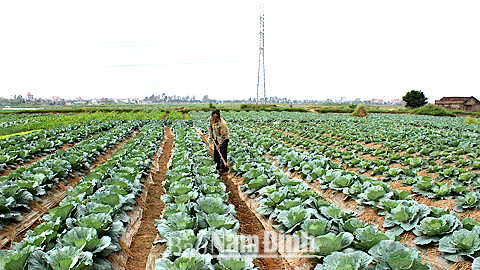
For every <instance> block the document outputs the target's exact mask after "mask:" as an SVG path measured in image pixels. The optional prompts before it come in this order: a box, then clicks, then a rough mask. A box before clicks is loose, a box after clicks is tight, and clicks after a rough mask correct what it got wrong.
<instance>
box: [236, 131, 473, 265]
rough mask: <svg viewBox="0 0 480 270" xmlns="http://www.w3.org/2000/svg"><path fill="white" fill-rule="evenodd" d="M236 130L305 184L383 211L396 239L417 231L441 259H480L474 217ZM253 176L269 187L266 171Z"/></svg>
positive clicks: (419, 240) (418, 241)
mask: <svg viewBox="0 0 480 270" xmlns="http://www.w3.org/2000/svg"><path fill="white" fill-rule="evenodd" d="M232 127H233V128H234V130H236V134H238V135H239V136H241V137H243V138H245V141H247V142H251V144H252V146H253V147H255V148H257V149H260V150H261V151H262V153H263V154H266V153H269V154H270V155H271V158H272V159H274V160H275V162H276V163H277V164H278V166H279V167H280V168H282V169H284V168H287V167H288V168H289V170H290V171H292V172H294V171H298V172H299V173H301V175H302V177H303V178H304V179H305V180H306V181H309V182H312V181H315V182H318V183H319V184H321V185H320V188H322V189H333V190H336V191H338V192H342V193H344V194H345V195H346V196H347V197H350V198H352V199H353V200H355V201H356V202H357V203H358V204H359V205H363V206H370V207H374V208H375V209H379V211H378V214H379V215H384V216H385V221H384V223H383V227H384V228H386V229H388V230H387V232H389V233H392V234H394V235H401V234H402V233H404V232H413V233H414V234H415V235H416V237H415V239H414V240H413V242H414V243H415V244H417V245H433V246H438V250H439V251H441V252H442V256H443V257H444V258H446V259H448V260H451V261H454V262H459V261H463V260H468V259H473V258H475V257H478V256H479V255H480V223H479V222H478V221H476V220H474V219H473V218H469V217H467V218H464V219H463V220H461V221H460V219H459V218H458V217H457V216H456V215H453V214H450V211H449V210H448V209H441V208H436V207H429V206H427V205H424V204H419V203H417V202H415V201H413V200H412V199H411V198H410V195H409V193H408V192H406V191H399V190H393V189H390V188H389V187H388V186H387V184H385V183H384V182H382V181H379V180H376V179H373V178H370V177H366V176H364V175H361V174H356V173H355V172H352V171H344V170H342V169H340V167H339V166H338V164H336V163H335V162H333V161H332V160H330V159H328V158H326V157H324V156H322V155H319V154H311V153H308V152H305V151H302V150H298V149H295V148H293V147H291V146H288V145H286V144H285V143H282V142H280V141H277V140H274V139H272V138H270V137H267V136H259V134H258V133H254V132H252V131H251V130H249V129H246V128H242V127H238V128H237V127H236V126H232ZM236 166H237V165H236ZM247 166H250V165H247ZM234 169H236V167H234ZM249 174H250V175H252V174H253V179H254V181H256V182H260V183H262V185H268V178H267V177H265V176H262V175H263V173H262V172H261V171H259V172H256V171H255V170H254V169H252V168H249Z"/></svg>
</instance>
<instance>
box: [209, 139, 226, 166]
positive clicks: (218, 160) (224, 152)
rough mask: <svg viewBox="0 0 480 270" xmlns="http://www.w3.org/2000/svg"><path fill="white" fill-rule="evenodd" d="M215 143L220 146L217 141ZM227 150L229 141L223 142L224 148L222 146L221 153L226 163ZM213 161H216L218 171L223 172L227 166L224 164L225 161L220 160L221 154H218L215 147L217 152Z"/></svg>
mask: <svg viewBox="0 0 480 270" xmlns="http://www.w3.org/2000/svg"><path fill="white" fill-rule="evenodd" d="M215 143H216V144H217V145H218V142H217V140H215ZM227 148H228V139H227V140H225V141H224V142H223V144H222V146H220V153H221V154H222V157H223V159H224V160H225V162H227ZM213 160H214V161H215V163H217V170H218V169H220V170H223V169H224V168H225V165H224V164H223V161H222V159H221V158H220V154H219V153H218V151H217V148H216V147H215V152H214V153H213Z"/></svg>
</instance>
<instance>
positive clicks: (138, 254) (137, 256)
mask: <svg viewBox="0 0 480 270" xmlns="http://www.w3.org/2000/svg"><path fill="white" fill-rule="evenodd" d="M165 135H166V136H167V140H166V142H165V145H164V147H163V152H162V155H161V156H160V159H159V160H158V163H159V171H156V172H153V173H152V179H153V184H149V183H146V184H145V189H146V190H147V192H148V197H147V202H146V204H144V205H141V206H142V209H143V215H142V224H141V225H140V229H139V230H138V232H137V234H136V235H135V237H134V238H133V242H132V244H131V246H130V250H131V251H132V256H130V257H129V258H128V261H127V265H126V269H128V270H140V269H141V270H145V268H146V264H147V259H148V255H149V254H150V250H151V248H152V243H153V242H154V240H155V237H156V236H157V230H156V229H155V226H154V224H153V223H154V221H155V219H159V218H160V215H161V214H162V212H163V210H164V209H165V205H164V203H163V202H162V200H161V199H160V196H161V195H162V194H164V193H165V190H164V189H163V186H162V184H161V183H162V181H163V180H165V179H166V172H167V171H168V161H169V160H170V158H171V156H172V153H173V139H174V134H173V133H172V132H171V128H170V127H166V128H165Z"/></svg>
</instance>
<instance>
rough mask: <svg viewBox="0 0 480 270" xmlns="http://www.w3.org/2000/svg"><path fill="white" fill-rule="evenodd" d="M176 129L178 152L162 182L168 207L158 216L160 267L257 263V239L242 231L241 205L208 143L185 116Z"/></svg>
mask: <svg viewBox="0 0 480 270" xmlns="http://www.w3.org/2000/svg"><path fill="white" fill-rule="evenodd" d="M173 130H174V132H175V143H174V147H175V148H174V153H173V156H172V158H171V160H170V162H169V171H168V172H167V179H166V180H165V181H164V182H163V183H162V185H163V187H164V189H165V192H166V193H165V194H163V195H162V196H161V199H162V201H163V202H164V203H165V206H166V209H165V210H164V212H163V214H162V216H161V219H159V220H156V221H155V227H156V228H157V231H158V235H159V236H160V238H161V242H162V243H166V249H165V251H164V252H163V255H162V258H160V259H157V260H156V266H155V269H156V270H166V269H175V270H180V269H185V270H186V269H188V270H197V269H212V270H213V269H221V270H222V269H224V270H226V269H232V270H233V269H235V270H241V269H245V270H246V269H254V265H253V260H254V259H255V257H256V253H255V250H256V248H255V245H253V244H251V243H248V242H247V241H246V239H245V238H244V237H243V236H241V235H238V233H237V232H238V229H239V221H238V220H237V219H236V218H235V217H234V215H235V206H234V205H232V204H229V203H228V194H227V193H226V185H225V184H224V183H223V182H222V180H221V179H220V178H219V177H220V175H219V174H218V172H217V171H216V169H215V164H214V162H213V161H212V159H211V156H210V155H209V154H208V150H207V148H206V145H205V143H204V142H203V141H202V140H201V139H200V137H199V134H198V133H197V132H196V130H195V129H194V128H193V127H189V126H187V125H186V124H185V123H184V122H180V121H175V122H174V123H173Z"/></svg>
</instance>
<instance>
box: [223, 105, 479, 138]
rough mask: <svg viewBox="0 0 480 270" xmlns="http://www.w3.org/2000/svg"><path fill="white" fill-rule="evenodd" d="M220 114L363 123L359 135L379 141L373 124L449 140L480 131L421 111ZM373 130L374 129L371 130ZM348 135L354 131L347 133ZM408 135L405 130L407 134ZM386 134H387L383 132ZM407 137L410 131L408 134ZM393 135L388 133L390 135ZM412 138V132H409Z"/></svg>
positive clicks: (272, 119)
mask: <svg viewBox="0 0 480 270" xmlns="http://www.w3.org/2000/svg"><path fill="white" fill-rule="evenodd" d="M222 116H223V117H225V118H226V119H228V120H229V121H234V122H243V121H254V122H257V123H263V122H298V123H310V122H314V123H321V124H325V125H329V126H348V127H352V128H353V130H355V129H354V127H355V126H356V125H366V126H365V129H364V132H365V133H366V134H365V135H366V136H364V135H362V134H360V136H361V137H365V138H366V139H371V140H372V141H375V142H381V141H383V140H384V139H385V137H383V136H385V134H383V133H382V131H381V130H377V127H382V130H383V129H385V128H386V129H387V130H389V132H394V129H391V128H389V127H392V126H396V127H399V128H402V127H403V126H405V127H407V130H412V131H413V132H415V133H418V134H419V135H420V137H419V138H425V139H427V140H428V138H427V137H428V135H429V134H436V133H439V132H441V133H442V134H444V135H445V136H448V139H449V140H458V139H463V138H470V137H471V136H472V133H476V134H477V135H478V134H480V126H479V125H471V124H466V123H465V117H438V116H425V115H410V114H369V115H368V116H367V117H364V118H358V117H352V116H350V115H349V114H345V113H327V114H319V113H312V112H308V113H303V112H264V111H263V112H255V111H250V112H233V111H232V112H224V113H223V114H222ZM374 131H375V132H374ZM349 135H353V136H354V135H356V133H350V134H349ZM407 135H408V134H407ZM387 136H388V135H387ZM408 136H409V137H410V136H411V135H408ZM392 137H394V136H388V138H389V139H390V138H392ZM411 137H412V138H413V137H414V136H411Z"/></svg>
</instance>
